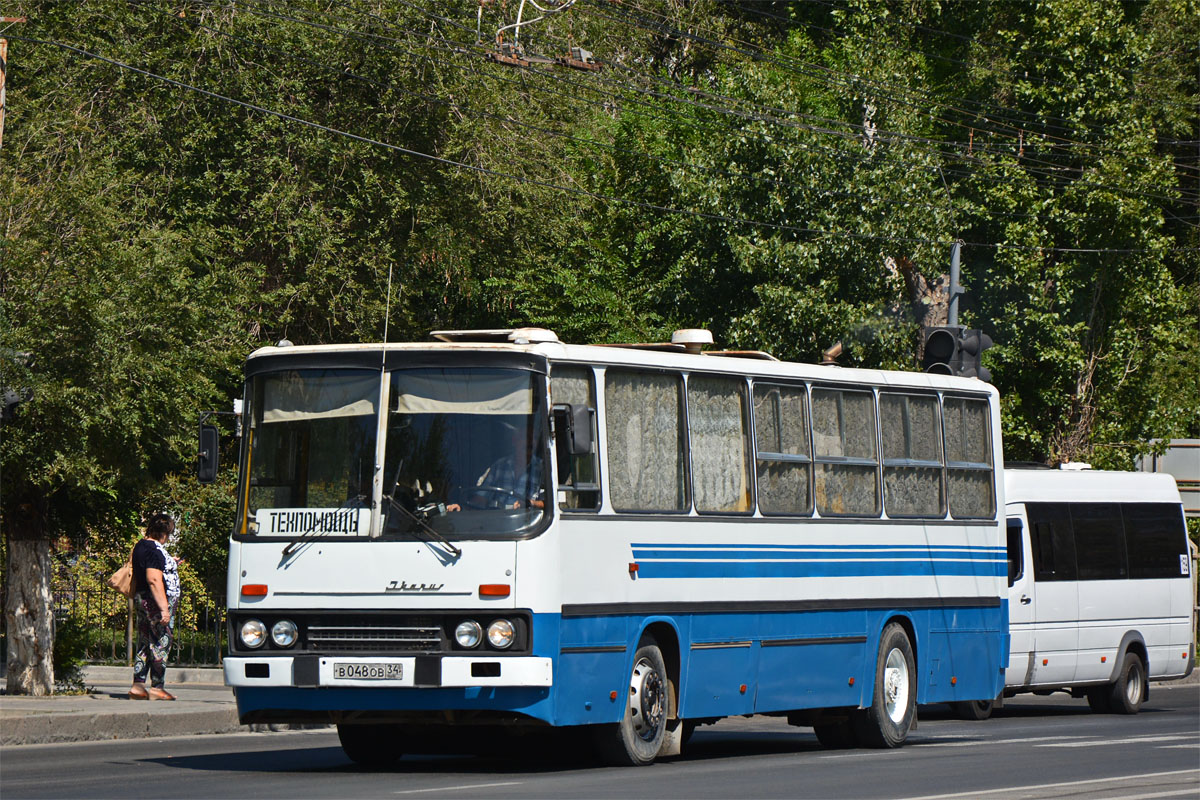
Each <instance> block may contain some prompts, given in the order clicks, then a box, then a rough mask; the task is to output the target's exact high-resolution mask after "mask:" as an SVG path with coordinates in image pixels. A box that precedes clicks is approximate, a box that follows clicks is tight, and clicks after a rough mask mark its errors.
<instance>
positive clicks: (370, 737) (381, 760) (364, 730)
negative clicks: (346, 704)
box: [337, 722, 403, 767]
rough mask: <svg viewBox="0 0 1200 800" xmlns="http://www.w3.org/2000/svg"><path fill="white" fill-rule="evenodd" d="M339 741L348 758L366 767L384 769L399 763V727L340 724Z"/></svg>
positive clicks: (338, 727) (338, 728) (338, 730)
mask: <svg viewBox="0 0 1200 800" xmlns="http://www.w3.org/2000/svg"><path fill="white" fill-rule="evenodd" d="M337 732H338V741H339V742H341V743H342V752H344V753H345V754H346V758H348V759H350V760H351V761H353V762H354V763H355V764H361V765H362V766H364V767H383V766H387V765H388V764H391V763H393V762H394V761H397V760H398V759H399V758H400V756H402V755H403V753H401V752H400V744H401V742H400V736H399V734H400V729H399V726H397V725H355V724H352V723H346V722H339V723H338V726H337Z"/></svg>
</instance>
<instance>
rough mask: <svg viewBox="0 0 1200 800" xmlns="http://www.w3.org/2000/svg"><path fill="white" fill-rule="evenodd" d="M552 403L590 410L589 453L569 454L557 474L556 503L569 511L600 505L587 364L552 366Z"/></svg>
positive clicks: (592, 388) (591, 385)
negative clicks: (563, 470)
mask: <svg viewBox="0 0 1200 800" xmlns="http://www.w3.org/2000/svg"><path fill="white" fill-rule="evenodd" d="M550 395H551V400H552V402H554V403H569V404H571V405H572V406H575V407H577V408H578V407H580V406H583V407H586V408H589V409H591V413H590V415H589V416H590V418H591V426H592V452H590V453H587V454H584V455H577V456H572V457H571V464H570V469H569V470H568V471H567V473H566V474H559V476H558V480H559V486H558V492H557V495H558V506H559V508H562V509H566V510H570V511H595V510H597V509H599V508H600V470H599V465H598V461H599V453H598V450H599V446H598V444H597V441H598V439H597V435H596V411H595V408H596V384H595V382H594V381H593V380H592V371H591V370H590V369H588V368H587V367H575V366H557V365H556V366H555V367H554V369H553V371H552V372H551V375H550Z"/></svg>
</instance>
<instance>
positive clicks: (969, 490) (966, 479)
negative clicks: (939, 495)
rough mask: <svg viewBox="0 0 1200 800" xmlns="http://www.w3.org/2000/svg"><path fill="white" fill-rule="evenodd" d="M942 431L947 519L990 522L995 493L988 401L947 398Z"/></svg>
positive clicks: (994, 510) (994, 504)
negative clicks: (944, 441)
mask: <svg viewBox="0 0 1200 800" xmlns="http://www.w3.org/2000/svg"><path fill="white" fill-rule="evenodd" d="M943 428H944V430H945V436H946V485H947V489H948V492H949V495H950V516H952V517H954V518H955V519H970V518H982V519H991V518H992V517H993V516H995V514H996V494H995V486H994V480H993V474H992V447H991V436H992V429H991V422H990V420H989V415H988V404H987V401H986V400H968V399H965V398H959V397H947V398H946V399H945V402H944V403H943Z"/></svg>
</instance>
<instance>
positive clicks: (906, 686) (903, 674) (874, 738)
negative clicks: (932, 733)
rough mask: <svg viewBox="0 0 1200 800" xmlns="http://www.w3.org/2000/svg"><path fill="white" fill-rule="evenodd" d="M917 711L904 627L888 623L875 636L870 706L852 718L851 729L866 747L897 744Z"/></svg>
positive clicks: (913, 663)
mask: <svg viewBox="0 0 1200 800" xmlns="http://www.w3.org/2000/svg"><path fill="white" fill-rule="evenodd" d="M916 713H917V668H916V659H915V658H913V651H912V644H911V643H910V642H909V641H908V634H907V633H905V632H904V628H902V627H901V626H900V625H898V624H896V623H894V622H893V623H891V624H890V625H888V626H887V627H886V628H884V629H883V635H882V636H880V637H879V656H878V658H877V659H876V662H875V691H874V694H873V696H872V698H871V705H870V706H869V707H867V708H866V709H864V710H863V711H862V712H860V713H859V714H857V715H855V717H854V732H855V734H856V735H857V737H858V741H859V743H860V744H863V745H866V746H868V747H885V748H886V747H899V746H900V745H902V744H904V740H905V739H907V738H908V731H909V729H910V728H912V724H913V719H914V718H915V717H916Z"/></svg>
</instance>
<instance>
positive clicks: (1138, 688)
mask: <svg viewBox="0 0 1200 800" xmlns="http://www.w3.org/2000/svg"><path fill="white" fill-rule="evenodd" d="M1108 690H1109V697H1108V704H1109V707H1110V708H1111V709H1112V710H1113V711H1114V712H1116V713H1117V714H1136V713H1138V711H1139V710H1140V709H1141V707H1142V701H1143V700H1145V699H1146V668H1145V666H1144V665H1143V664H1142V660H1141V659H1140V658H1138V656H1137V654H1136V653H1126V654H1125V661H1124V662H1122V663H1121V671H1120V672H1118V673H1117V679H1116V680H1115V681H1114V682H1113V683H1112V684H1111V685H1110V686H1109V687H1108Z"/></svg>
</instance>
